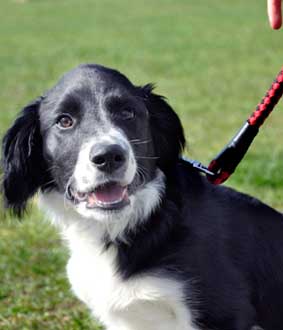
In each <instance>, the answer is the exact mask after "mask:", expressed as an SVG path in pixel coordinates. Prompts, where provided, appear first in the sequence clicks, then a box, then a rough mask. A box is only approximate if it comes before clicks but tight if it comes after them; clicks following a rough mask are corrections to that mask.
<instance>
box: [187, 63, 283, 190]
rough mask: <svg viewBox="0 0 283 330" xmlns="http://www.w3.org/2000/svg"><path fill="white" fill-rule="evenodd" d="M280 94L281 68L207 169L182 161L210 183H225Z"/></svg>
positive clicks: (282, 85)
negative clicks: (201, 174) (248, 115)
mask: <svg viewBox="0 0 283 330" xmlns="http://www.w3.org/2000/svg"><path fill="white" fill-rule="evenodd" d="M282 94H283V68H282V69H281V71H280V72H279V74H278V75H277V77H276V79H275V80H274V82H273V84H272V85H271V87H270V89H269V90H268V91H267V93H266V94H265V96H264V97H263V98H262V100H261V102H260V103H259V104H258V105H257V107H256V109H255V110H254V112H253V113H252V115H251V116H250V117H249V118H248V119H247V121H246V122H245V123H244V125H243V126H242V127H241V129H240V130H239V131H238V133H237V134H236V135H235V136H234V137H233V138H232V140H231V141H230V142H229V143H228V144H227V145H226V147H225V148H224V149H222V151H221V152H220V153H219V154H218V155H217V156H216V157H215V158H214V159H213V160H212V161H211V162H210V164H209V165H208V167H206V166H204V165H203V164H201V163H200V162H198V161H196V160H191V159H187V158H184V160H185V161H187V162H189V163H190V164H191V165H192V166H193V167H194V168H196V169H197V170H198V171H200V172H202V173H204V174H206V177H207V179H208V180H209V181H210V182H211V183H213V184H221V183H223V182H224V181H226V180H227V179H228V178H229V177H230V176H231V175H232V174H233V173H234V171H235V169H236V167H237V166H238V165H239V163H240V162H241V160H242V159H243V157H244V156H245V154H246V152H247V151H248V149H249V147H250V145H251V143H252V142H253V140H254V138H255V137H256V135H257V133H258V131H259V128H260V127H261V125H262V124H263V123H264V122H265V120H266V118H267V117H268V116H269V114H270V113H271V112H272V110H273V109H274V107H275V105H276V104H277V102H278V101H279V99H280V98H281V96H282Z"/></svg>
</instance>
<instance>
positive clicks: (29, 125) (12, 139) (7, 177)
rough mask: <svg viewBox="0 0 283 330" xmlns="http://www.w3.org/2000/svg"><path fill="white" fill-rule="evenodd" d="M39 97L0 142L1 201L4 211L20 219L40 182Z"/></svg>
mask: <svg viewBox="0 0 283 330" xmlns="http://www.w3.org/2000/svg"><path fill="white" fill-rule="evenodd" d="M42 99H43V98H42V97H39V98H38V99H36V100H35V101H33V102H31V103H30V104H28V105H27V106H26V107H25V108H23V110H22V111H21V113H20V115H19V117H18V118H17V119H16V120H15V122H14V124H13V125H12V126H11V127H10V129H9V130H8V131H7V133H6V135H5V136H4V138H3V142H2V166H3V172H4V173H3V183H2V185H3V186H2V190H3V197H4V203H5V207H7V208H9V209H11V210H12V211H13V213H14V214H16V215H18V216H21V215H22V213H23V211H24V210H25V208H26V203H27V200H28V199H29V198H30V197H32V196H33V195H34V194H35V193H36V191H37V190H38V188H39V187H40V186H41V184H42V182H43V178H44V167H45V165H44V160H43V156H42V138H41V134H40V126H39V114H38V110H39V106H40V103H41V101H42Z"/></svg>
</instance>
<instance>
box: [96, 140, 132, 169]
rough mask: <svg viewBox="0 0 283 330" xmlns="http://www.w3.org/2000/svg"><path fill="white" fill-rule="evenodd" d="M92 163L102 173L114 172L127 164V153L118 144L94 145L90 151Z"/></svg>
mask: <svg viewBox="0 0 283 330" xmlns="http://www.w3.org/2000/svg"><path fill="white" fill-rule="evenodd" d="M90 161H91V162H92V163H93V164H94V165H95V166H96V167H97V168H98V169H99V170H101V171H104V172H108V173H110V172H113V171H115V170H118V169H119V168H120V167H122V166H123V165H124V164H125V162H126V152H125V150H124V149H123V148H122V147H121V146H120V145H118V144H108V145H105V144H99V145H94V146H93V147H92V149H91V151H90Z"/></svg>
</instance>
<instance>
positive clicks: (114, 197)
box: [94, 184, 126, 203]
mask: <svg viewBox="0 0 283 330" xmlns="http://www.w3.org/2000/svg"><path fill="white" fill-rule="evenodd" d="M125 189H126V188H125V187H122V186H120V185H118V184H109V185H105V186H102V187H99V188H97V189H96V190H95V193H94V194H95V197H96V199H97V200H98V201H99V202H101V203H114V202H117V201H120V200H122V198H123V197H124V192H125Z"/></svg>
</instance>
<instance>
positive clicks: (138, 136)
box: [3, 65, 184, 221]
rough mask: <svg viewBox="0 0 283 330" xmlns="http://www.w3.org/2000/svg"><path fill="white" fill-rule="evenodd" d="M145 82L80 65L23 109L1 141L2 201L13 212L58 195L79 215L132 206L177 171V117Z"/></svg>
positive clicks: (181, 139) (181, 141)
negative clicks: (34, 199)
mask: <svg viewBox="0 0 283 330" xmlns="http://www.w3.org/2000/svg"><path fill="white" fill-rule="evenodd" d="M151 90H152V88H151V86H150V85H147V86H145V87H136V86H134V85H133V84H132V83H131V82H130V81H129V80H128V79H127V78H126V77H125V76H123V75H122V74H120V73H119V72H117V71H115V70H111V69H108V68H105V67H102V66H98V65H81V66H79V67H78V68H76V69H74V70H72V71H70V72H69V73H67V74H66V75H64V76H63V78H62V79H61V80H60V81H59V82H58V84H57V85H55V87H53V88H52V89H51V90H49V91H48V92H47V93H46V95H44V96H43V97H41V98H39V99H37V100H36V101H35V102H33V103H31V104H29V105H28V106H27V107H25V108H24V109H23V111H22V113H21V115H20V117H19V118H18V119H17V120H16V121H15V123H14V125H13V126H12V127H11V128H10V129H9V131H8V132H7V134H6V136H5V138H4V142H3V165H4V196H5V198H6V203H7V206H8V207H11V208H13V209H14V210H15V211H16V212H17V213H21V211H22V210H23V209H24V207H25V204H26V201H27V199H28V198H29V197H31V196H32V195H33V194H34V193H35V192H36V191H37V190H38V189H41V190H42V191H46V190H47V191H50V190H51V191H56V192H58V193H59V194H61V195H62V196H64V197H65V198H66V199H67V200H68V202H69V203H70V204H72V206H73V207H74V208H75V209H76V210H77V211H78V212H79V213H80V214H81V215H83V216H85V217H93V218H95V219H100V220H102V221H103V219H104V216H109V214H110V213H111V214H113V213H116V214H117V213H121V212H126V210H129V209H131V207H132V206H133V203H134V198H135V196H136V194H137V192H138V191H140V190H141V189H142V187H144V186H145V185H146V184H147V183H148V182H150V181H152V180H153V179H154V178H155V176H156V173H157V170H161V171H162V172H164V173H165V174H166V172H167V171H170V170H171V168H172V167H173V166H174V163H175V162H176V160H177V158H178V156H179V153H180V151H181V148H182V147H183V146H184V137H183V132H182V127H181V125H180V122H179V119H178V117H177V116H176V114H175V113H174V112H173V110H172V109H171V108H170V106H169V105H168V104H167V103H166V102H165V101H164V99H163V98H162V97H160V96H157V95H155V94H153V93H152V91H151Z"/></svg>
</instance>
